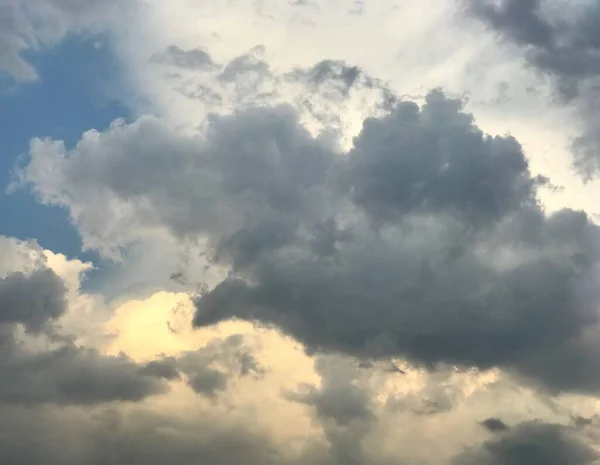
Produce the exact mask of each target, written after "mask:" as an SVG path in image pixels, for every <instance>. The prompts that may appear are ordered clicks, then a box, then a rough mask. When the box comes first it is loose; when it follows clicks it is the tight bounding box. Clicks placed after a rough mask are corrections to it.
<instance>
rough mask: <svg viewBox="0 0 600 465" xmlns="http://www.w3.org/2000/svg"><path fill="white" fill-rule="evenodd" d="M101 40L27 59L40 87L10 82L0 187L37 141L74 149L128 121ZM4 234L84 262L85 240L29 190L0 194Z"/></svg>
mask: <svg viewBox="0 0 600 465" xmlns="http://www.w3.org/2000/svg"><path fill="white" fill-rule="evenodd" d="M107 44H108V42H107V41H102V37H87V36H85V37H84V36H71V37H69V38H67V39H65V40H64V41H61V42H60V43H59V44H58V45H57V46H55V47H50V48H45V49H42V50H39V51H38V52H35V53H28V54H27V60H28V61H29V62H30V63H32V64H33V66H34V67H35V68H36V69H37V71H38V74H39V76H40V78H39V79H38V80H37V81H35V82H28V83H18V84H15V83H12V84H11V85H8V82H7V81H5V87H4V88H3V89H2V88H0V89H1V90H2V91H1V92H0V141H1V143H2V148H1V151H0V183H2V185H3V186H7V185H8V183H9V182H10V180H11V170H12V169H13V167H14V165H15V163H16V162H17V161H18V158H19V156H20V155H22V154H26V153H27V151H28V146H29V140H30V139H31V138H32V137H41V138H44V137H50V138H53V139H61V140H64V141H65V143H66V144H67V146H68V147H71V146H72V145H73V144H75V143H76V142H77V141H78V140H79V138H80V137H81V134H82V133H83V132H84V131H86V130H88V129H92V128H95V129H98V130H101V129H103V128H106V127H107V126H108V125H109V123H110V122H111V121H113V120H114V119H115V118H128V116H129V111H128V109H127V108H126V107H125V106H124V105H123V104H122V103H121V99H120V98H119V94H118V92H122V89H123V86H122V84H120V83H119V80H120V67H119V66H118V63H117V62H116V60H115V59H114V57H113V56H112V55H111V51H110V46H109V45H107ZM0 217H1V218H2V231H1V232H2V234H5V235H8V236H13V237H17V238H20V239H29V238H37V240H38V242H39V243H40V244H41V245H42V246H43V247H45V248H48V249H50V250H53V251H55V252H61V253H64V254H66V255H68V256H72V257H73V256H78V257H80V258H83V259H91V258H96V254H94V253H83V252H81V239H80V237H79V235H78V234H77V232H76V230H75V228H74V227H73V226H72V225H71V224H70V222H69V219H68V215H67V213H66V211H65V210H63V209H61V208H57V207H52V206H44V205H40V204H38V203H37V202H36V201H35V199H34V198H33V197H32V196H31V194H30V193H29V192H27V191H26V190H19V191H17V192H14V193H11V194H6V193H3V194H1V195H0Z"/></svg>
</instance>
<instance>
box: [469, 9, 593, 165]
mask: <svg viewBox="0 0 600 465" xmlns="http://www.w3.org/2000/svg"><path fill="white" fill-rule="evenodd" d="M466 5H467V11H468V12H469V14H471V15H473V16H474V17H475V18H477V19H479V20H481V21H482V22H483V23H484V24H485V25H487V26H488V27H489V28H490V29H491V30H493V31H494V32H496V33H497V34H498V35H499V36H500V37H501V38H502V39H503V40H504V41H506V42H508V43H510V44H513V45H516V46H517V47H519V48H521V49H523V50H524V53H525V59H526V60H527V63H528V64H529V66H531V67H532V69H534V70H536V71H537V72H538V73H539V74H540V75H542V76H544V77H547V78H549V79H550V80H551V82H552V83H553V85H554V87H555V89H556V92H557V96H558V97H559V99H560V100H561V101H563V102H565V103H567V102H568V103H569V104H571V105H573V107H574V108H575V110H576V112H577V115H578V117H579V119H580V123H581V126H582V134H581V135H580V136H578V137H576V138H575V139H574V141H573V153H574V157H575V158H574V162H575V166H576V168H578V169H579V171H580V172H581V173H582V174H583V175H584V176H586V177H590V176H592V175H595V174H597V172H598V170H599V169H600V140H599V138H598V130H599V128H598V124H597V121H598V115H599V114H600V106H599V103H598V102H599V101H600V94H599V93H598V84H599V82H600V33H599V32H598V27H597V23H598V18H599V17H600V8H599V6H598V2H595V1H591V2H580V3H579V4H572V3H569V2H566V3H565V2H557V3H556V4H553V3H552V2H550V1H546V0H502V1H499V2H496V1H490V0H468V1H467V2H466Z"/></svg>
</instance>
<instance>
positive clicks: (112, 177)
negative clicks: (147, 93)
mask: <svg viewBox="0 0 600 465" xmlns="http://www.w3.org/2000/svg"><path fill="white" fill-rule="evenodd" d="M21 180H22V181H24V182H27V183H29V184H30V185H31V186H32V187H33V189H34V192H36V194H37V195H38V196H39V197H40V199H41V200H42V201H44V202H46V203H49V204H58V205H61V206H63V207H66V208H67V209H68V210H69V211H70V214H71V218H72V219H73V221H74V223H75V224H76V225H77V226H78V228H79V230H80V231H81V233H82V236H83V238H84V241H85V243H86V244H87V245H88V246H90V247H97V248H100V249H101V250H104V251H108V252H109V253H110V252H114V251H115V250H118V248H119V247H120V246H123V245H127V244H128V243H131V242H132V241H135V240H136V239H138V238H140V237H144V235H147V234H159V233H165V232H167V233H170V234H171V235H174V236H175V237H179V238H183V239H194V238H195V239H196V240H198V239H201V240H203V241H204V240H208V245H209V246H210V247H211V248H212V249H213V250H214V254H213V260H214V261H215V262H216V263H217V264H219V265H221V266H224V267H230V268H231V274H230V277H228V278H227V279H226V280H225V281H223V282H222V283H221V284H219V285H218V286H217V287H216V288H215V289H214V290H212V291H211V292H209V293H208V294H207V295H203V296H202V297H199V298H198V299H197V307H198V311H197V314H196V317H195V319H194V324H195V325H196V326H206V325H211V324H215V323H218V322H220V321H224V320H228V319H243V320H248V321H253V322H260V323H264V324H273V325H275V326H276V327H278V328H279V329H281V330H282V331H283V332H284V333H287V334H289V335H291V336H293V337H294V338H296V339H298V340H299V341H301V342H302V343H303V344H305V346H306V347H307V348H308V349H309V350H311V351H316V350H322V351H339V352H344V353H349V354H353V355H357V356H361V357H363V356H374V357H381V356H400V357H407V358H408V359H409V360H410V361H411V362H413V363H416V364H419V365H424V366H428V367H434V366H436V365H437V364H439V363H449V364H456V365H459V366H465V367H471V366H475V367H479V368H482V369H487V368H491V367H496V366H498V367H502V368H504V369H506V370H509V371H512V372H516V373H520V374H521V375H523V376H525V377H528V378H531V379H532V380H534V381H535V382H541V383H542V384H543V385H545V386H547V387H548V388H550V389H554V390H557V391H562V390H584V391H594V392H595V391H596V390H597V389H598V388H599V387H600V384H599V383H598V380H597V379H596V376H595V375H594V373H595V372H596V370H584V369H583V368H582V363H585V364H586V366H595V364H597V363H598V362H597V361H596V358H595V357H594V356H593V355H592V354H593V352H592V350H593V349H592V347H594V344H593V343H589V342H584V339H585V341H588V338H591V340H593V339H594V336H593V335H592V336H589V335H588V332H589V331H591V332H592V333H593V334H595V331H596V330H595V329H594V327H593V325H594V324H595V323H596V313H597V305H598V295H597V291H596V290H595V289H596V286H595V285H594V279H595V278H596V275H597V266H596V264H597V258H598V247H597V245H598V230H597V228H596V226H595V225H594V224H593V223H592V222H591V221H590V219H589V218H588V217H587V216H586V214H585V213H583V212H576V211H571V210H562V211H558V212H556V213H553V214H545V213H544V211H543V209H542V207H541V206H540V205H539V201H538V200H537V194H536V190H537V187H538V186H539V185H541V184H543V183H544V182H545V179H544V178H542V177H534V176H532V175H531V173H530V172H529V169H528V163H527V160H526V158H525V155H524V153H523V150H522V148H521V146H520V145H519V143H518V142H517V141H516V140H515V139H514V138H512V137H500V136H490V135H486V134H484V133H483V132H482V131H481V130H480V129H479V128H478V127H477V126H476V125H475V123H474V120H473V118H472V117H471V116H470V115H469V114H468V113H465V112H464V111H463V109H462V104H461V102H460V101H459V100H455V99H451V98H448V97H446V96H445V95H444V94H443V93H442V92H440V91H432V92H431V93H429V94H428V96H427V98H426V100H425V103H424V104H423V105H422V106H418V105H417V104H415V103H412V102H406V101H405V102H400V103H398V104H396V105H395V107H394V108H393V110H392V111H391V112H389V114H388V115H386V116H383V117H371V118H368V119H366V120H365V121H364V124H363V129H362V131H361V133H360V134H359V135H358V136H357V137H356V138H355V140H354V144H353V147H352V148H351V149H350V150H349V152H347V153H345V154H340V153H338V152H337V149H336V148H335V146H333V145H331V144H329V143H328V139H326V138H325V139H322V138H319V137H316V138H315V136H313V135H312V134H311V133H309V132H308V131H307V130H306V129H304V128H303V127H302V125H301V124H300V123H299V121H298V118H297V116H296V115H295V113H294V111H293V110H292V108H290V107H275V108H256V109H251V110H248V111H245V112H238V113H235V114H233V115H230V116H221V117H215V118H214V119H213V121H212V123H211V124H210V125H209V126H208V128H207V129H206V130H205V133H204V134H196V133H192V134H190V133H188V132H182V131H180V130H179V131H178V130H176V129H174V128H171V127H169V126H168V125H167V124H166V123H165V122H163V121H161V120H158V119H155V118H149V117H143V118H141V119H140V120H138V121H136V122H134V123H132V124H130V125H127V124H124V123H122V122H117V123H115V124H113V125H112V126H111V128H110V129H109V130H107V131H106V132H104V133H98V132H95V131H92V132H89V133H86V134H85V135H84V137H83V139H82V140H81V141H80V142H79V143H78V144H77V145H76V146H75V147H74V148H73V149H70V150H67V149H66V148H65V146H64V144H63V143H62V142H59V141H50V140H34V141H33V142H32V145H31V151H30V161H29V164H28V165H27V166H26V167H25V168H24V169H23V170H22V171H21ZM542 321H543V322H544V324H541V323H540V322H542ZM584 330H585V333H586V334H585V335H584ZM550 354H551V355H550ZM584 360H585V362H583V361H584ZM590 364H591V365H590ZM213 378H214V379H213ZM211 379H213V384H215V383H216V377H215V376H213V377H212V378H211Z"/></svg>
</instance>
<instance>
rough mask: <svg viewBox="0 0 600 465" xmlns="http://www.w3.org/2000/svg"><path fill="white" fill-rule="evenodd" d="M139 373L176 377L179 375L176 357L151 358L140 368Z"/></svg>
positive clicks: (158, 376) (170, 378) (168, 377)
mask: <svg viewBox="0 0 600 465" xmlns="http://www.w3.org/2000/svg"><path fill="white" fill-rule="evenodd" d="M140 373H141V374H143V375H149V376H155V377H157V378H164V379H169V380H173V379H178V378H179V377H180V375H179V371H178V369H177V359H176V358H175V357H164V358H162V359H158V360H152V361H151V362H148V363H147V364H146V366H144V367H143V368H142V369H141V370H140Z"/></svg>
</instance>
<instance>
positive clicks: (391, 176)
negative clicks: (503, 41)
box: [343, 91, 544, 223]
mask: <svg viewBox="0 0 600 465" xmlns="http://www.w3.org/2000/svg"><path fill="white" fill-rule="evenodd" d="M461 108H462V102H461V101H459V100H454V99H448V98H446V97H445V96H444V94H443V93H442V92H441V91H434V92H431V93H429V94H428V96H427V98H426V103H425V105H423V107H422V108H419V106H418V105H417V104H415V103H412V102H402V103H399V104H398V105H397V106H396V107H395V109H394V111H393V112H392V113H391V114H390V115H388V116H386V117H384V118H370V119H367V120H366V121H365V122H364V125H363V130H362V132H361V134H360V136H359V137H358V138H357V139H356V140H355V142H354V148H353V149H352V150H351V151H350V153H349V154H348V163H347V164H346V165H347V166H345V167H344V174H343V183H344V184H345V185H346V187H347V189H348V190H349V191H350V193H351V196H352V199H353V201H354V202H355V203H356V204H358V205H361V206H363V207H364V208H365V209H366V210H367V211H368V212H369V214H370V215H375V216H377V217H382V218H390V217H394V219H396V218H398V217H401V216H403V215H405V214H407V213H409V212H415V211H431V212H433V213H436V212H439V211H447V210H452V211H456V212H457V213H460V214H461V215H464V216H466V217H467V218H468V219H469V220H470V221H472V222H473V223H481V222H488V221H490V220H495V219H498V218H501V217H503V216H505V215H506V214H507V213H509V212H511V211H515V210H519V209H522V208H526V207H528V206H531V205H533V204H534V203H535V187H536V184H539V183H543V182H544V179H543V178H532V177H531V175H530V173H529V170H528V166H527V160H526V159H525V157H524V155H523V151H522V149H521V146H520V145H519V143H518V142H517V141H516V140H515V139H513V138H511V137H498V136H496V137H492V136H489V135H486V134H484V133H483V132H482V131H481V130H480V129H479V128H478V127H477V126H475V124H474V121H473V117H472V116H471V115H469V114H466V113H464V112H462V111H461Z"/></svg>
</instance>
